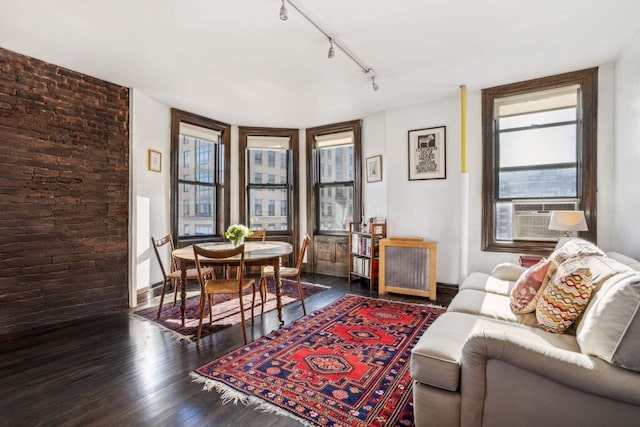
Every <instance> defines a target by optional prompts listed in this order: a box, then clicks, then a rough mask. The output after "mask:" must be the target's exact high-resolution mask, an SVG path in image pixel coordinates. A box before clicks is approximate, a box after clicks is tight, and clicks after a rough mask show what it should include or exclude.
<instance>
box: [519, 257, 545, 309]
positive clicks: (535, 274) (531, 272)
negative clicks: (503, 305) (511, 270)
mask: <svg viewBox="0 0 640 427" xmlns="http://www.w3.org/2000/svg"><path fill="white" fill-rule="evenodd" d="M550 265H551V261H550V260H548V259H545V258H542V259H541V260H540V261H538V263H537V264H535V265H532V266H531V267H529V268H528V269H527V270H525V272H524V273H522V275H521V276H520V278H519V279H518V280H517V281H516V284H515V286H514V287H513V290H512V291H511V300H510V305H511V311H513V312H514V313H516V314H526V313H533V312H534V311H535V309H536V303H537V302H538V298H539V297H540V294H541V293H542V290H543V288H544V287H543V286H542V285H543V283H545V280H544V279H545V276H546V275H547V270H549V266H550ZM545 284H546V283H545Z"/></svg>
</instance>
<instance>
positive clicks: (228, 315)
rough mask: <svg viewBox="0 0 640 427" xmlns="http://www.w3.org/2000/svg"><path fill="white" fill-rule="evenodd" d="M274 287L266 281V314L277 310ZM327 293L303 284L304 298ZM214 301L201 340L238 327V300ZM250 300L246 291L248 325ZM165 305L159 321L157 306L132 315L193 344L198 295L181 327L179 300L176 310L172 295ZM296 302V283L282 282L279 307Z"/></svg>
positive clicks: (189, 300) (225, 297)
mask: <svg viewBox="0 0 640 427" xmlns="http://www.w3.org/2000/svg"><path fill="white" fill-rule="evenodd" d="M258 280H259V278H258ZM256 283H257V282H256ZM274 286H275V285H274V283H273V280H269V281H268V282H267V300H266V302H265V305H264V311H265V313H266V312H267V311H271V310H274V309H275V308H276V296H275V289H274ZM326 289H328V288H327V287H326V286H323V285H316V284H311V283H306V282H302V293H303V294H304V297H305V298H307V297H310V296H311V295H315V294H317V293H318V292H322V291H324V290H326ZM214 298H215V299H214V304H213V323H212V324H209V307H208V305H207V304H205V309H204V310H205V312H204V320H203V322H202V337H206V336H207V335H211V334H213V333H215V332H218V331H221V330H223V329H227V328H230V327H231V326H233V325H235V324H236V323H240V321H241V320H242V318H241V316H240V305H239V304H238V298H237V297H234V296H233V295H214ZM251 298H252V290H251V288H249V289H247V290H246V291H245V294H244V296H243V298H242V300H243V304H244V307H245V317H246V319H247V321H251ZM164 301H165V302H164V304H163V306H162V312H161V313H160V318H159V319H157V318H156V317H157V315H158V307H157V306H156V307H149V308H145V309H143V310H140V311H136V312H134V313H133V314H135V315H137V316H140V317H143V318H145V319H147V320H149V321H151V322H153V323H155V324H157V325H159V326H161V327H163V328H164V329H166V330H169V331H171V332H172V333H173V334H174V336H175V338H177V339H178V340H187V341H195V336H196V332H197V330H198V321H199V319H200V317H199V316H200V312H199V310H200V307H199V304H200V295H196V296H192V297H190V298H187V300H186V302H185V305H186V309H185V324H184V326H182V319H181V316H180V296H178V302H177V304H176V305H175V306H174V305H173V293H167V295H165V297H164ZM296 301H300V295H299V294H298V283H297V282H296V281H295V280H288V279H282V305H283V306H284V305H287V304H291V303H293V302H296ZM255 315H256V316H260V293H259V291H258V290H257V289H256V306H255Z"/></svg>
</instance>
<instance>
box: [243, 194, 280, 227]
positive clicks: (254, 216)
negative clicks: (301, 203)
mask: <svg viewBox="0 0 640 427" xmlns="http://www.w3.org/2000/svg"><path fill="white" fill-rule="evenodd" d="M287 203H288V199H287V190H286V189H273V190H271V189H268V190H267V189H255V188H252V189H249V203H248V205H249V210H250V211H249V226H254V224H265V223H267V224H274V228H270V230H275V229H278V230H287V229H288V227H289V223H288V221H287V210H286V209H285V210H284V211H283V209H282V206H287ZM276 206H278V207H279V208H278V209H276ZM283 212H284V214H283ZM283 227H284V228H283Z"/></svg>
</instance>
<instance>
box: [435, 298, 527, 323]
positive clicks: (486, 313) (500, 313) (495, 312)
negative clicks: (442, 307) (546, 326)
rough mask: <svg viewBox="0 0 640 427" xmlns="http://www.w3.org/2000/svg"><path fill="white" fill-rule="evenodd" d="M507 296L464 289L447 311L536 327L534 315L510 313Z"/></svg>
mask: <svg viewBox="0 0 640 427" xmlns="http://www.w3.org/2000/svg"><path fill="white" fill-rule="evenodd" d="M510 300H511V298H510V297H509V295H500V294H494V293H492V292H483V291H478V290H475V289H464V290H462V291H460V292H458V294H457V295H456V297H455V298H454V299H453V301H451V304H449V307H448V308H447V311H451V312H457V313H467V314H475V315H478V316H483V317H488V318H491V319H496V320H502V321H505V322H511V323H520V324H523V325H528V326H533V327H536V326H537V325H538V322H537V321H536V315H535V314H534V313H527V314H516V313H514V312H513V311H511V305H510V302H511V301H510Z"/></svg>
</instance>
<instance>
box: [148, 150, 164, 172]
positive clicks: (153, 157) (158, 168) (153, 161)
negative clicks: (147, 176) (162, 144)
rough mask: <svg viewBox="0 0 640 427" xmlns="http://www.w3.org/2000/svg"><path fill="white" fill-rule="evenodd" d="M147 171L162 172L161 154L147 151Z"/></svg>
mask: <svg viewBox="0 0 640 427" xmlns="http://www.w3.org/2000/svg"><path fill="white" fill-rule="evenodd" d="M148 162H149V165H148V167H149V170H150V171H153V172H162V153H161V152H159V151H156V150H149V159H148Z"/></svg>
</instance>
